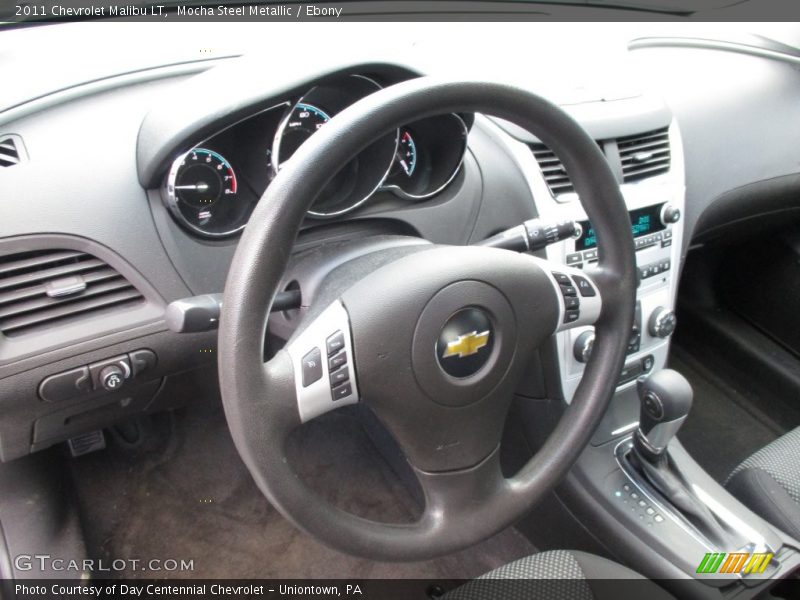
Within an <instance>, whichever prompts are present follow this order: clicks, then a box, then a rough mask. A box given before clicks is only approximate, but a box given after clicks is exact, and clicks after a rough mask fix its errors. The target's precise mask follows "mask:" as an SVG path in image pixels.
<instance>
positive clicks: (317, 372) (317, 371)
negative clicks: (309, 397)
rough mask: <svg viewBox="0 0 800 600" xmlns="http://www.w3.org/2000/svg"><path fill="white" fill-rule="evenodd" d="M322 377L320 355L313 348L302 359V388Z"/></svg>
mask: <svg viewBox="0 0 800 600" xmlns="http://www.w3.org/2000/svg"><path fill="white" fill-rule="evenodd" d="M321 377H322V353H321V352H320V351H319V348H314V349H313V350H312V351H311V352H309V353H308V354H306V355H305V356H304V357H303V387H308V386H310V385H311V384H312V383H314V382H315V381H318V380H319V379H320V378H321Z"/></svg>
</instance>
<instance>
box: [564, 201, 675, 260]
mask: <svg viewBox="0 0 800 600" xmlns="http://www.w3.org/2000/svg"><path fill="white" fill-rule="evenodd" d="M662 206H664V205H663V204H654V205H653V206H646V207H644V208H637V209H636V210H632V211H630V212H629V213H628V215H629V216H630V218H631V233H633V237H635V238H636V237H639V236H642V235H648V234H650V233H656V232H657V231H662V230H664V229H666V226H665V225H664V224H663V223H662V222H661V207H662ZM580 224H581V227H582V228H583V233H581V237H579V238H578V239H577V240H575V250H576V251H578V250H588V249H589V248H595V247H597V235H596V234H595V232H594V229H593V228H592V224H591V223H590V222H589V221H581V222H580Z"/></svg>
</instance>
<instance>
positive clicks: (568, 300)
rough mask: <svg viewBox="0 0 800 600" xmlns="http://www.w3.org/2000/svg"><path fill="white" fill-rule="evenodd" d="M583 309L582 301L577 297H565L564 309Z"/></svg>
mask: <svg viewBox="0 0 800 600" xmlns="http://www.w3.org/2000/svg"><path fill="white" fill-rule="evenodd" d="M580 307H581V301H580V299H579V298H577V297H576V296H564V308H566V309H567V310H577V309H578V308H580Z"/></svg>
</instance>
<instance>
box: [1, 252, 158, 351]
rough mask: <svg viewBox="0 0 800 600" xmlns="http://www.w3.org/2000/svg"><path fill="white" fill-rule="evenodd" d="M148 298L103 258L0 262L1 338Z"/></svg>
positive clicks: (71, 255) (33, 257)
mask: <svg viewBox="0 0 800 600" xmlns="http://www.w3.org/2000/svg"><path fill="white" fill-rule="evenodd" d="M143 301H144V297H143V296H142V294H141V293H140V292H139V290H137V289H136V288H135V287H134V286H133V285H132V284H131V283H130V282H129V281H128V280H127V279H126V278H125V277H124V276H123V275H122V274H120V273H119V272H118V271H117V270H115V269H114V268H113V267H111V266H110V265H108V264H107V263H105V262H104V261H102V260H100V259H99V258H97V257H95V256H92V255H91V254H87V253H85V252H79V251H73V250H37V251H30V252H22V253H18V254H14V255H9V256H5V257H0V333H2V334H4V335H6V336H14V335H23V334H25V333H30V332H34V331H42V330H45V329H46V328H48V327H52V326H54V325H58V324H62V323H65V322H67V321H68V320H72V319H77V318H82V317H83V318H85V317H89V316H90V315H92V314H93V313H95V312H96V311H100V310H104V311H105V310H111V309H115V308H121V307H123V306H130V305H133V304H135V303H141V302H143Z"/></svg>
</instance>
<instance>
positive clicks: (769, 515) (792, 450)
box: [725, 427, 800, 538]
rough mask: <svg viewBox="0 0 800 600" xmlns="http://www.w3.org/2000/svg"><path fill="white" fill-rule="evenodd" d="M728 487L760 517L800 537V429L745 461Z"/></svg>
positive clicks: (733, 474)
mask: <svg viewBox="0 0 800 600" xmlns="http://www.w3.org/2000/svg"><path fill="white" fill-rule="evenodd" d="M725 487H726V488H727V489H728V491H729V492H730V493H731V494H733V495H734V496H736V497H737V498H738V499H739V500H740V501H741V502H742V503H743V504H745V505H746V506H747V507H748V508H750V510H752V511H753V512H755V513H756V514H757V515H759V516H760V517H762V518H763V519H766V520H767V521H769V522H770V523H772V524H773V525H775V526H776V527H778V528H779V529H782V530H783V531H785V532H786V533H788V534H789V535H791V536H792V537H795V538H800V427H798V428H797V429H794V430H792V431H790V432H789V433H787V434H785V435H783V436H782V437H780V438H778V439H777V440H775V441H774V442H772V443H771V444H768V445H766V446H764V447H763V448H762V449H761V450H759V451H758V452H755V453H754V454H753V455H752V456H750V457H749V458H747V459H746V460H744V461H743V462H742V463H741V464H740V465H739V466H738V467H736V468H735V469H734V470H733V472H732V473H731V474H730V475H729V476H728V479H727V480H726V481H725Z"/></svg>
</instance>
